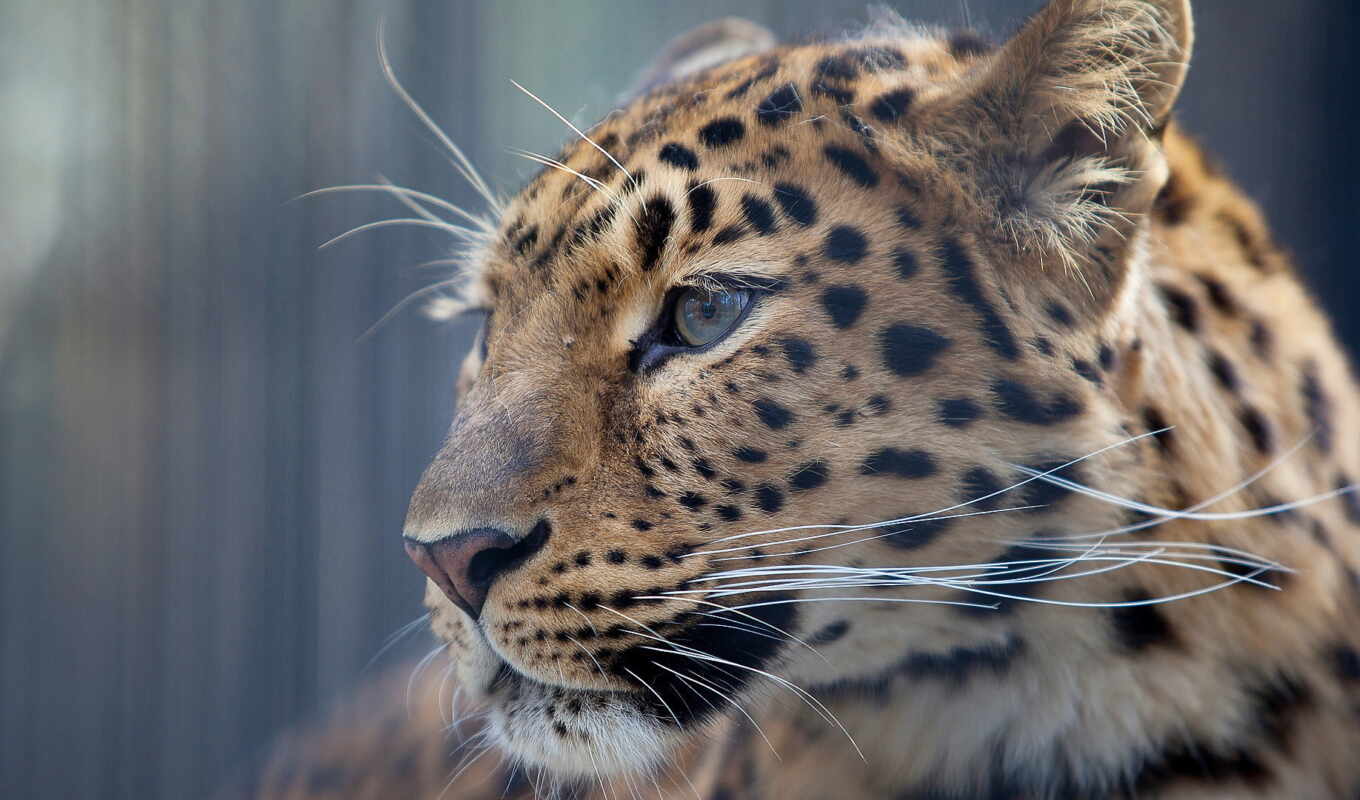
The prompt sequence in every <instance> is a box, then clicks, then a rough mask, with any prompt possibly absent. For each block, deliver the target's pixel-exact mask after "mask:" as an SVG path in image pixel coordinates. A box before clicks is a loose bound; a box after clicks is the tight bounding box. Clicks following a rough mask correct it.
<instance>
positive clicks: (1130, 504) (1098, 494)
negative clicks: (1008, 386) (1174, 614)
mask: <svg viewBox="0 0 1360 800" xmlns="http://www.w3.org/2000/svg"><path fill="white" fill-rule="evenodd" d="M1011 466H1012V467H1014V468H1015V469H1018V470H1020V471H1022V472H1025V473H1027V474H1030V475H1033V476H1034V477H1035V478H1038V479H1040V480H1043V481H1046V482H1048V483H1051V484H1053V485H1054V486H1060V487H1062V488H1064V489H1067V490H1068V491H1072V492H1076V493H1078V494H1084V495H1086V496H1087V497H1092V498H1095V499H1097V500H1104V501H1105V502H1107V503H1112V504H1114V505H1117V506H1123V507H1124V508H1128V509H1131V510H1133V511H1141V512H1143V513H1145V514H1153V515H1156V516H1159V517H1168V518H1171V519H1192V520H1200V521H1208V520H1233V519H1250V518H1252V517H1264V516H1269V515H1271V514H1280V513H1283V512H1286V511H1292V510H1294V509H1296V508H1303V507H1305V506H1310V505H1313V504H1315V503H1320V502H1322V501H1324V500H1330V499H1332V498H1333V497H1339V496H1341V495H1343V494H1350V493H1351V492H1354V491H1356V489H1360V484H1354V483H1353V484H1350V485H1349V486H1342V487H1340V488H1337V489H1333V490H1331V491H1330V492H1323V493H1321V494H1316V495H1313V496H1312V497H1305V498H1304V499H1302V500H1295V501H1293V502H1289V503H1276V504H1274V505H1269V506H1262V507H1260V508H1250V509H1247V510H1245V511H1217V512H1211V511H1177V510H1175V509H1172V508H1161V507H1159V506H1154V505H1149V504H1147V503H1141V502H1139V501H1137V500H1131V499H1129V498H1127V497H1120V496H1119V495H1116V494H1111V493H1110V492H1105V491H1101V490H1100V489H1093V488H1091V487H1090V486H1086V485H1085V484H1082V483H1078V482H1076V481H1073V480H1069V479H1067V478H1060V477H1058V476H1057V475H1049V474H1040V473H1038V472H1037V471H1036V470H1033V469H1031V468H1029V467H1025V466H1021V465H1017V464H1012V465H1011Z"/></svg>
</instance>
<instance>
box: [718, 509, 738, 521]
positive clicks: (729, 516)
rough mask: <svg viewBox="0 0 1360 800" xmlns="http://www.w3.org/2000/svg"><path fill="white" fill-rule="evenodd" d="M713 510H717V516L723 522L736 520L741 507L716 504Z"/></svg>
mask: <svg viewBox="0 0 1360 800" xmlns="http://www.w3.org/2000/svg"><path fill="white" fill-rule="evenodd" d="M713 510H714V511H717V512H718V516H719V517H720V518H721V519H722V520H723V521H724V522H736V521H737V520H739V519H741V509H740V508H738V507H736V506H726V505H724V506H716V507H714V509H713Z"/></svg>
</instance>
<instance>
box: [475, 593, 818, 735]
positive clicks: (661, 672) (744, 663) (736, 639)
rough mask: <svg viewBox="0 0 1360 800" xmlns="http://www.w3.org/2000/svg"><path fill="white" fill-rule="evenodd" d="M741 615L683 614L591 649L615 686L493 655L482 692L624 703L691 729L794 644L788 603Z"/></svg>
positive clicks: (497, 698)
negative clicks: (575, 681)
mask: <svg viewBox="0 0 1360 800" xmlns="http://www.w3.org/2000/svg"><path fill="white" fill-rule="evenodd" d="M744 617H745V619H741V620H740V621H736V620H735V619H727V618H721V619H718V620H715V619H711V618H710V617H708V616H699V617H697V618H696V617H694V616H686V615H680V616H678V617H676V618H673V619H671V620H669V621H663V622H659V623H653V625H649V626H646V627H647V630H646V631H641V630H639V631H625V632H624V633H623V635H621V636H619V637H617V638H613V639H611V641H610V644H611V645H615V646H613V647H608V648H600V649H597V650H595V651H593V653H588V656H589V658H590V659H591V660H592V661H593V662H594V666H595V667H596V668H597V669H598V670H599V673H600V675H601V676H602V677H605V678H606V679H608V680H609V681H610V682H612V683H615V684H616V685H617V686H618V687H619V688H600V687H598V686H586V687H582V686H574V685H572V684H571V683H570V682H569V681H566V680H563V681H552V680H545V679H544V678H542V677H540V676H538V675H535V674H533V672H531V671H529V670H526V669H523V668H521V667H520V666H519V665H517V664H516V663H515V662H514V661H513V660H512V659H508V658H506V657H505V656H504V655H503V654H500V653H497V654H496V656H497V660H498V661H499V664H498V665H496V667H495V670H494V672H493V674H492V677H491V679H490V680H489V681H488V683H487V696H488V698H489V699H491V700H492V702H494V703H499V704H500V705H502V706H507V707H508V706H510V705H513V703H514V701H515V700H516V698H517V697H520V698H522V697H525V696H535V697H540V698H550V699H551V700H552V701H553V702H556V703H559V704H563V703H565V704H567V705H569V706H571V707H572V709H574V708H576V707H577V706H600V705H609V706H611V707H613V708H616V709H617V708H625V707H626V708H628V709H631V711H632V712H633V713H634V714H636V715H638V716H640V717H642V718H645V719H647V720H649V721H650V722H652V723H654V724H656V725H659V726H662V727H666V728H669V729H671V730H674V731H688V730H691V729H694V728H697V727H701V726H703V725H704V724H705V723H707V722H708V721H710V720H711V719H713V718H715V717H718V716H721V715H723V714H725V713H727V712H728V711H730V710H731V708H732V706H733V703H734V700H733V698H735V697H738V696H739V695H741V694H742V693H744V692H745V691H746V690H747V689H748V687H750V686H751V685H752V684H754V683H756V682H757V681H759V680H761V679H762V676H766V677H768V673H767V672H766V670H767V669H768V668H769V666H770V664H771V663H772V662H774V661H775V660H777V659H778V658H779V656H780V655H781V654H782V653H783V652H784V649H785V647H786V646H787V644H788V643H789V642H792V641H796V640H795V639H794V638H793V637H792V636H791V635H790V634H789V633H788V631H790V630H792V629H793V628H794V626H795V622H796V613H795V611H794V606H793V605H792V604H786V603H779V602H775V603H771V604H770V605H767V606H762V607H759V608H752V609H751V610H750V613H746V614H745V615H744ZM679 620H686V621H685V622H679ZM762 626H763V627H762ZM583 649H584V648H583Z"/></svg>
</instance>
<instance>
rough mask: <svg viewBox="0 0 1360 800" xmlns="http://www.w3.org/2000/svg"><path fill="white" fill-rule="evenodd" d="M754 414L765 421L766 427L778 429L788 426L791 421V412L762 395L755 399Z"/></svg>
mask: <svg viewBox="0 0 1360 800" xmlns="http://www.w3.org/2000/svg"><path fill="white" fill-rule="evenodd" d="M754 405H755V408H756V416H757V417H760V421H761V422H763V423H765V426H766V427H767V428H773V429H775V430H778V429H780V428H785V427H788V424H789V423H790V422H792V421H793V412H792V411H790V410H788V409H787V408H785V407H783V406H781V405H780V404H778V403H776V402H775V401H773V400H771V399H769V398H768V397H762V398H759V399H758V400H756V401H755V404H754Z"/></svg>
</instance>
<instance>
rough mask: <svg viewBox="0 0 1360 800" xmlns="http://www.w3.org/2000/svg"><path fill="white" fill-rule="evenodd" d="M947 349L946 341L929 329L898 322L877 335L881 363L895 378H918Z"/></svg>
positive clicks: (947, 340) (948, 343)
mask: <svg viewBox="0 0 1360 800" xmlns="http://www.w3.org/2000/svg"><path fill="white" fill-rule="evenodd" d="M949 345H950V341H949V339H947V338H945V337H944V336H941V335H940V334H938V333H936V332H935V331H933V330H931V329H929V328H922V327H920V326H919V325H909V324H907V323H905V322H897V323H894V324H892V325H889V326H888V327H886V328H884V329H883V330H882V331H880V332H879V349H880V351H881V352H882V354H883V363H884V364H885V365H887V367H888V369H890V370H892V371H893V372H895V373H896V374H897V375H898V376H900V377H903V378H909V377H912V376H914V375H920V374H921V373H923V372H925V371H926V370H928V369H930V368H931V367H933V366H934V365H935V359H936V358H937V357H938V356H939V355H940V353H942V352H943V351H944V350H945V349H946V348H948V347H949Z"/></svg>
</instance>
